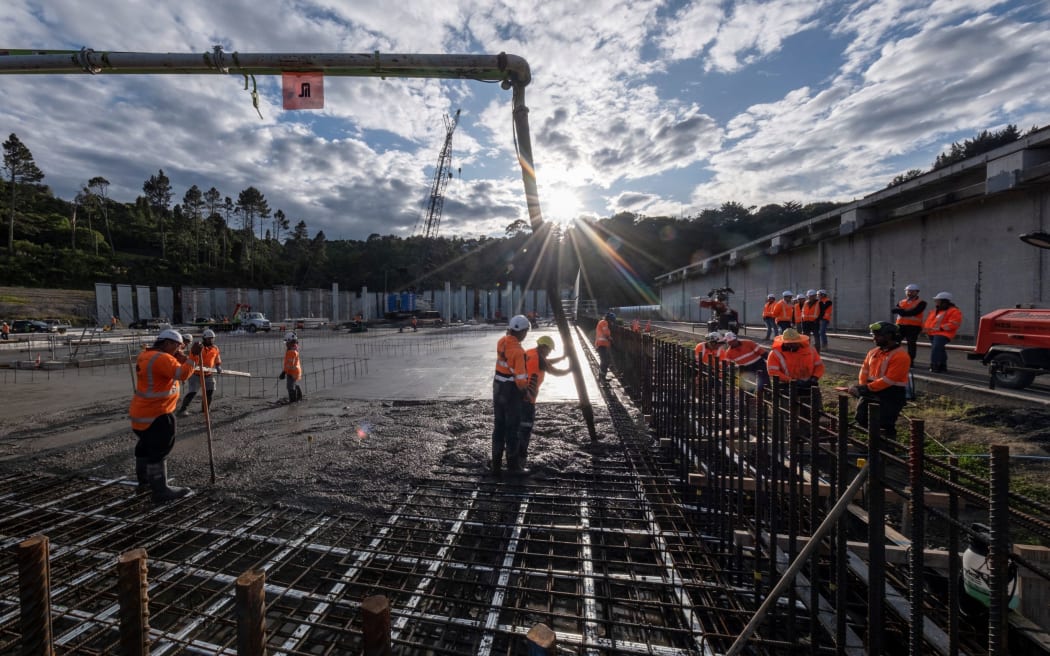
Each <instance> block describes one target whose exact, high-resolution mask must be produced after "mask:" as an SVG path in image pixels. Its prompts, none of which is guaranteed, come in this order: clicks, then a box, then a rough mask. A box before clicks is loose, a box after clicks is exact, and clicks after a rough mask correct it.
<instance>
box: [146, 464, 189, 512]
mask: <svg viewBox="0 0 1050 656" xmlns="http://www.w3.org/2000/svg"><path fill="white" fill-rule="evenodd" d="M146 474H147V476H148V478H149V486H150V488H152V489H153V503H156V504H161V503H167V502H168V501H174V500H175V499H181V498H182V497H188V496H190V495H191V494H193V490H191V489H190V488H188V487H168V462H167V460H161V461H160V462H151V463H148V464H147V465H146Z"/></svg>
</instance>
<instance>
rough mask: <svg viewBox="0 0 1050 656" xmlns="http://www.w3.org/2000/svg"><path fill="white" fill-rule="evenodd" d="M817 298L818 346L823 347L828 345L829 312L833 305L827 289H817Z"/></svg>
mask: <svg viewBox="0 0 1050 656" xmlns="http://www.w3.org/2000/svg"><path fill="white" fill-rule="evenodd" d="M817 299H818V300H819V301H820V319H819V320H818V321H817V324H818V325H819V326H820V348H822V349H825V348H827V347H828V328H830V327H831V313H832V310H833V307H832V306H833V305H834V303H832V301H831V298H830V297H828V290H826V289H818V290H817Z"/></svg>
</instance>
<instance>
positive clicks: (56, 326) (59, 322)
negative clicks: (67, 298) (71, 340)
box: [44, 319, 73, 333]
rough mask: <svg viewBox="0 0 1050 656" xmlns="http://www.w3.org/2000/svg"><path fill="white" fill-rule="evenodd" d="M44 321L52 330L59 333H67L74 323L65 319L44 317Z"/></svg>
mask: <svg viewBox="0 0 1050 656" xmlns="http://www.w3.org/2000/svg"><path fill="white" fill-rule="evenodd" d="M44 323H46V324H47V325H48V326H49V327H50V328H51V332H57V333H65V332H66V331H67V330H69V329H70V328H72V327H73V326H72V324H70V323H69V322H68V321H65V320H63V319H44Z"/></svg>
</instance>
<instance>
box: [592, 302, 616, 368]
mask: <svg viewBox="0 0 1050 656" xmlns="http://www.w3.org/2000/svg"><path fill="white" fill-rule="evenodd" d="M614 321H616V315H615V314H613V313H612V312H608V313H606V315H605V316H604V317H603V318H602V320H601V321H599V322H598V326H597V327H596V328H595V329H594V348H595V349H597V350H598V379H599V380H605V378H606V374H607V373H608V371H609V349H611V348H612V323H613V322H614Z"/></svg>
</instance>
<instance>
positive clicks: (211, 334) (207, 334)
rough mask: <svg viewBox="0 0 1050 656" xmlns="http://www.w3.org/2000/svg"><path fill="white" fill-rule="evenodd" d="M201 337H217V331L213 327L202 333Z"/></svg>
mask: <svg viewBox="0 0 1050 656" xmlns="http://www.w3.org/2000/svg"><path fill="white" fill-rule="evenodd" d="M201 339H215V331H214V330H212V329H211V328H209V329H207V330H205V331H204V332H203V333H201Z"/></svg>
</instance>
